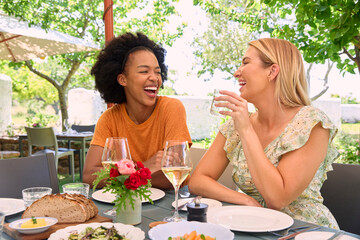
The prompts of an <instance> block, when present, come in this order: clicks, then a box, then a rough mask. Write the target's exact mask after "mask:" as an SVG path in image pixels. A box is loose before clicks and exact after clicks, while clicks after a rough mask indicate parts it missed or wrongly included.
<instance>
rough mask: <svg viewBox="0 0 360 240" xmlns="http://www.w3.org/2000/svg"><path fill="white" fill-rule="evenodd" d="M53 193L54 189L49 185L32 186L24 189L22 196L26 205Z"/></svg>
mask: <svg viewBox="0 0 360 240" xmlns="http://www.w3.org/2000/svg"><path fill="white" fill-rule="evenodd" d="M51 193H52V189H51V188H49V187H32V188H25V189H23V190H22V196H23V200H24V203H25V207H28V206H30V205H31V204H32V203H33V202H35V201H36V200H38V199H40V198H42V197H43V196H45V195H49V194H51Z"/></svg>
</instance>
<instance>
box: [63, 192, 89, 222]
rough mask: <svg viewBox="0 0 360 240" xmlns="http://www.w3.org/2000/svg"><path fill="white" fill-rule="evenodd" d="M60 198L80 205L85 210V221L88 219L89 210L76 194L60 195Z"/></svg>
mask: <svg viewBox="0 0 360 240" xmlns="http://www.w3.org/2000/svg"><path fill="white" fill-rule="evenodd" d="M62 197H63V198H65V199H70V200H73V201H77V202H78V203H79V204H80V206H81V207H82V208H83V209H84V210H85V213H86V221H87V220H89V219H90V214H91V212H90V208H89V207H88V206H87V204H86V203H85V200H84V199H82V198H80V197H78V196H77V194H68V193H64V194H62Z"/></svg>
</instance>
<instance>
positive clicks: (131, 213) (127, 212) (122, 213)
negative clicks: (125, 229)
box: [113, 197, 142, 225]
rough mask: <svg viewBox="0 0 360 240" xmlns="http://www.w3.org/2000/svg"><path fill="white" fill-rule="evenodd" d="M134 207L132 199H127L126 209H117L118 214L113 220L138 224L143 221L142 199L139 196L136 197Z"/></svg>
mask: <svg viewBox="0 0 360 240" xmlns="http://www.w3.org/2000/svg"><path fill="white" fill-rule="evenodd" d="M134 200H135V203H134V209H133V208H132V206H131V204H130V201H129V200H128V199H126V209H124V208H122V209H121V210H116V215H115V217H114V220H113V222H116V223H123V224H130V225H137V224H139V223H141V204H142V202H141V199H140V198H139V197H136V198H134Z"/></svg>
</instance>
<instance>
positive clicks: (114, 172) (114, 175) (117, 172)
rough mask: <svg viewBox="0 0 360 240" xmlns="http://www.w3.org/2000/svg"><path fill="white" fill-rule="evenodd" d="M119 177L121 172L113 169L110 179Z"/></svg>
mask: <svg viewBox="0 0 360 240" xmlns="http://www.w3.org/2000/svg"><path fill="white" fill-rule="evenodd" d="M119 175H120V173H119V171H118V170H117V169H116V168H111V169H110V177H113V178H115V177H117V176H119Z"/></svg>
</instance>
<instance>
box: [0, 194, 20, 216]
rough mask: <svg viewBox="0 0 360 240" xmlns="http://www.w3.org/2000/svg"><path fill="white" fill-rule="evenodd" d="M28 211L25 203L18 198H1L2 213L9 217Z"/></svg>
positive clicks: (0, 209) (0, 208)
mask: <svg viewBox="0 0 360 240" xmlns="http://www.w3.org/2000/svg"><path fill="white" fill-rule="evenodd" d="M25 209H26V207H25V204H24V201H23V200H22V199H17V198H0V211H2V212H4V213H5V216H9V215H12V214H15V213H19V212H22V211H24V210H25Z"/></svg>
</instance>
